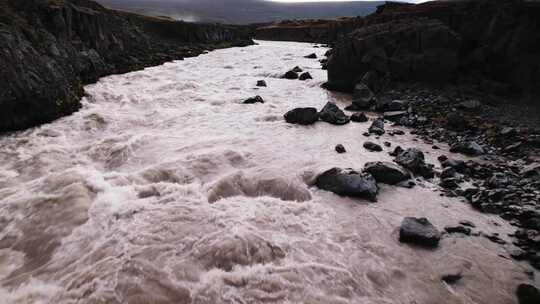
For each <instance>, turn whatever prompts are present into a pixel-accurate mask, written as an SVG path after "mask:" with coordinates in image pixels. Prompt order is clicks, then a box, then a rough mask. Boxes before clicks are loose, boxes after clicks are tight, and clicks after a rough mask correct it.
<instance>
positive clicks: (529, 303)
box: [516, 284, 540, 304]
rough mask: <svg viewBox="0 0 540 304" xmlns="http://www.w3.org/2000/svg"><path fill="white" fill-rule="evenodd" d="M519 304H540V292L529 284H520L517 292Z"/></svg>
mask: <svg viewBox="0 0 540 304" xmlns="http://www.w3.org/2000/svg"><path fill="white" fill-rule="evenodd" d="M516 294H517V297H518V301H519V304H538V303H540V290H538V288H536V287H534V286H533V285H529V284H519V285H518V287H517V291H516Z"/></svg>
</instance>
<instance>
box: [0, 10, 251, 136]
mask: <svg viewBox="0 0 540 304" xmlns="http://www.w3.org/2000/svg"><path fill="white" fill-rule="evenodd" d="M250 35H251V34H250V30H249V29H248V28H247V27H239V26H225V25H217V24H194V23H185V22H177V21H173V20H170V19H167V18H156V17H146V16H142V15H136V14H131V13H126V12H121V11H114V10H109V9H106V8H104V7H103V6H101V5H99V4H97V3H95V2H93V1H89V0H24V1H11V0H0V66H1V67H2V69H0V133H1V132H6V131H13V130H20V129H24V128H28V127H32V126H35V125H39V124H41V123H46V122H50V121H52V120H54V119H56V118H59V117H61V116H63V115H67V114H70V113H72V112H74V111H76V110H77V109H79V107H80V102H79V100H80V98H81V96H82V95H83V94H84V90H83V85H84V84H87V83H91V82H95V81H96V80H97V79H98V78H99V77H102V76H104V75H109V74H115V73H123V72H128V71H132V70H137V69H141V68H144V67H147V66H152V65H157V64H161V63H163V62H166V61H170V60H175V59H182V58H184V57H189V56H196V55H198V54H200V53H202V52H203V51H204V50H207V49H213V48H219V47H228V46H243V45H247V44H250V43H252V41H251V39H250Z"/></svg>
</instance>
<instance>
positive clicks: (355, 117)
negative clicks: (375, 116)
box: [351, 112, 369, 122]
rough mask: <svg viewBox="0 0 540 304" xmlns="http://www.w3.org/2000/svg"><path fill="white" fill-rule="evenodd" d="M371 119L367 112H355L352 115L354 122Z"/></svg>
mask: <svg viewBox="0 0 540 304" xmlns="http://www.w3.org/2000/svg"><path fill="white" fill-rule="evenodd" d="M368 120H369V119H368V117H367V116H366V114H364V113H362V112H360V113H354V114H353V115H351V121H353V122H367V121H368Z"/></svg>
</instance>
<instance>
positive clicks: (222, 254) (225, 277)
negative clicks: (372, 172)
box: [0, 42, 527, 304]
mask: <svg viewBox="0 0 540 304" xmlns="http://www.w3.org/2000/svg"><path fill="white" fill-rule="evenodd" d="M325 51H326V49H324V48H313V47H312V45H310V44H300V43H278V42H260V45H257V46H251V47H247V48H233V49H226V50H218V51H214V52H211V53H209V54H205V55H202V56H199V57H197V58H189V59H186V60H184V61H177V62H172V63H167V64H164V65H162V66H158V67H154V68H148V69H145V70H143V71H139V72H133V73H129V74H125V75H115V76H110V77H106V78H103V79H101V80H100V81H99V82H98V83H97V84H94V85H90V86H87V87H86V91H87V93H88V95H87V97H85V98H84V100H83V103H84V107H83V109H82V110H81V111H79V112H78V113H75V114H74V115H72V116H69V117H65V118H63V119H60V120H58V121H55V122H54V123H51V124H48V125H44V126H42V127H39V128H35V129H32V130H28V131H25V132H21V133H17V134H13V135H9V136H3V137H2V138H0V229H1V233H0V248H1V249H0V280H1V281H0V282H1V285H2V288H1V289H0V298H1V299H2V300H1V301H3V303H321V304H322V303H418V304H421V303H492V304H496V303H515V302H516V298H515V294H514V291H515V288H516V286H517V284H518V283H520V282H522V281H525V280H526V279H527V275H526V274H525V271H526V268H525V266H523V265H520V264H517V263H516V262H514V261H512V260H511V259H509V258H508V253H507V252H506V250H505V249H504V248H503V247H502V246H500V245H497V244H494V243H492V242H490V241H489V240H487V239H486V238H484V237H480V236H471V237H459V236H455V235H452V236H446V237H445V238H444V239H443V240H442V241H441V244H440V247H439V249H437V250H425V249H420V248H414V247H411V246H409V245H404V244H400V243H399V242H398V240H397V229H398V227H399V224H400V222H401V220H402V219H403V217H404V216H426V217H428V218H429V219H430V220H431V222H433V223H434V224H435V225H436V226H437V227H439V229H442V228H443V227H444V226H445V225H450V224H457V222H458V221H460V220H470V221H472V222H474V223H475V224H476V225H477V228H476V229H475V231H484V232H485V233H493V232H498V233H500V234H501V237H502V238H506V234H507V233H509V232H511V231H512V229H511V228H509V226H508V225H507V224H506V223H505V222H503V221H502V220H500V219H499V218H497V217H490V216H486V215H483V214H480V213H477V212H475V211H473V210H471V209H470V208H469V207H468V206H467V205H466V204H464V203H463V202H461V201H459V200H458V199H451V198H446V197H441V196H439V193H438V192H436V191H435V189H434V188H433V186H430V184H427V183H420V185H419V186H417V187H415V188H414V189H405V188H397V187H390V186H382V187H381V193H380V195H379V202H378V203H368V202H366V201H362V200H351V199H348V198H341V197H338V196H336V195H334V194H332V193H329V192H325V191H322V190H318V189H316V188H314V187H312V184H313V179H314V177H315V175H316V174H317V173H319V172H321V171H323V170H325V169H328V168H331V167H333V166H339V167H352V168H359V169H360V168H362V167H363V164H364V163H365V162H367V161H374V160H390V156H388V155H387V153H385V152H382V153H372V152H367V151H366V150H365V149H364V148H363V147H362V144H363V142H364V141H365V140H366V138H365V137H364V136H362V133H363V132H365V130H366V129H367V127H368V125H369V124H367V123H363V124H358V123H351V124H348V125H346V126H332V125H329V124H326V123H323V122H319V123H317V124H315V125H314V126H307V127H306V126H295V125H288V124H286V123H285V122H284V120H283V118H282V117H283V114H284V113H285V112H286V111H287V110H289V109H291V108H293V107H299V106H315V107H318V108H321V107H322V106H323V105H324V104H325V103H326V102H327V101H335V102H337V103H338V104H339V105H340V106H341V107H343V106H344V105H346V101H347V97H345V96H341V95H337V94H332V93H329V92H327V91H325V90H323V89H321V88H320V87H319V86H320V84H321V83H322V82H323V81H324V80H325V78H326V73H325V72H324V71H323V70H321V69H320V65H319V63H318V62H317V60H313V59H305V58H303V56H304V55H307V54H309V53H312V52H316V53H317V54H318V55H319V57H322V54H324V52H325ZM295 65H300V66H301V67H302V68H304V69H305V70H307V71H309V72H310V73H311V74H312V75H313V77H314V78H315V79H314V80H311V81H305V82H302V81H298V80H296V81H294V80H285V79H280V78H279V76H280V75H281V74H282V73H283V72H285V71H286V70H288V69H290V68H292V67H293V66H295ZM259 79H266V81H267V83H268V87H267V88H256V87H255V83H256V81H257V80H259ZM257 94H259V95H261V96H262V97H263V98H264V99H265V100H266V103H264V104H255V105H244V104H241V101H242V100H243V99H245V98H247V97H251V96H253V95H257ZM370 140H372V141H376V142H377V141H378V142H380V143H382V142H383V141H390V142H392V144H393V145H394V146H395V145H398V144H399V145H401V146H402V147H412V146H418V147H420V148H421V149H423V150H424V151H431V152H430V153H428V154H427V156H428V159H429V161H431V162H432V163H436V161H435V159H436V157H437V156H438V155H440V154H444V153H447V149H445V148H443V149H442V150H436V151H435V150H431V149H430V146H429V145H426V144H423V143H421V142H420V141H413V137H412V136H411V135H406V136H396V137H390V136H388V135H385V136H382V137H381V138H380V139H374V138H371V139H370ZM339 143H341V144H343V145H344V146H345V147H346V149H347V150H348V153H346V154H337V153H336V152H335V151H334V146H335V145H336V144H339ZM441 146H442V147H444V145H441ZM388 149H389V148H388ZM448 271H450V272H451V271H462V273H463V279H462V280H461V281H460V282H458V283H457V284H455V285H447V284H446V283H444V282H442V281H441V279H440V276H441V275H442V274H444V273H448Z"/></svg>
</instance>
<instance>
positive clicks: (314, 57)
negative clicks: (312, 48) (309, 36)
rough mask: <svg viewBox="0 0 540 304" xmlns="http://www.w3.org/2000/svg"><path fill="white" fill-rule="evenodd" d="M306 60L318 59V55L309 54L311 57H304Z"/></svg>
mask: <svg viewBox="0 0 540 304" xmlns="http://www.w3.org/2000/svg"><path fill="white" fill-rule="evenodd" d="M304 58H308V59H317V54H315V53H311V54H309V55H307V56H304Z"/></svg>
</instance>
